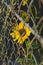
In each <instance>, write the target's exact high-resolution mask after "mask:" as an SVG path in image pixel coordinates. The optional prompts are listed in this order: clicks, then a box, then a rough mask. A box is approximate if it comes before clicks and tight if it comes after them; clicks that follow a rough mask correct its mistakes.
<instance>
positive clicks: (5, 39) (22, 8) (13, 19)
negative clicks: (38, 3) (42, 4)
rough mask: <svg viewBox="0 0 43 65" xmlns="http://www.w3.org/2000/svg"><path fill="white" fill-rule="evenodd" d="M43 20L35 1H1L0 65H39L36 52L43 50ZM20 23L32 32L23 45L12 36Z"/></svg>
mask: <svg viewBox="0 0 43 65" xmlns="http://www.w3.org/2000/svg"><path fill="white" fill-rule="evenodd" d="M32 9H33V10H32ZM38 19H39V21H37V20H38ZM42 20H43V17H41V18H40V16H38V13H37V8H36V7H35V5H34V0H0V65H39V63H38V61H37V58H36V54H35V52H36V51H37V50H38V51H39V53H40V49H41V47H42V48H43V32H42V30H43V22H42ZM20 22H22V23H23V24H25V26H26V27H28V28H29V29H30V30H31V34H30V36H29V37H28V38H27V39H26V40H25V41H24V42H23V44H20V43H19V44H18V43H17V40H16V42H14V40H13V38H12V37H11V36H10V33H11V32H12V27H13V26H15V25H16V24H17V25H19V23H20ZM21 32H22V31H21ZM23 32H24V31H23ZM23 32H22V33H23ZM22 33H21V34H22ZM34 46H35V47H34ZM33 47H34V48H33ZM35 49H37V50H36V51H35ZM42 56H43V55H42ZM42 62H43V61H42ZM42 65H43V63H42Z"/></svg>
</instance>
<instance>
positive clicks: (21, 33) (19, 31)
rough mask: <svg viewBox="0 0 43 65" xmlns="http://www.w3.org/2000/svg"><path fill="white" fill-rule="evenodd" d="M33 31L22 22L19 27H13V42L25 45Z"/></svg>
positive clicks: (11, 34)
mask: <svg viewBox="0 0 43 65" xmlns="http://www.w3.org/2000/svg"><path fill="white" fill-rule="evenodd" d="M30 33H31V30H30V29H29V28H28V27H27V26H25V24H24V23H23V22H20V23H19V25H16V26H15V27H14V26H13V27H12V32H11V33H10V36H11V37H12V38H13V41H14V42H15V41H17V43H19V44H23V42H24V41H25V40H26V39H27V38H28V36H30Z"/></svg>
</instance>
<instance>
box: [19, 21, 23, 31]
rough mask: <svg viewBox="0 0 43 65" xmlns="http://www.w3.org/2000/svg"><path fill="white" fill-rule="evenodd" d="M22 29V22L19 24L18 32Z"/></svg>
mask: <svg viewBox="0 0 43 65" xmlns="http://www.w3.org/2000/svg"><path fill="white" fill-rule="evenodd" d="M23 27H24V24H23V23H22V22H20V23H19V30H20V29H22V28H23Z"/></svg>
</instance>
